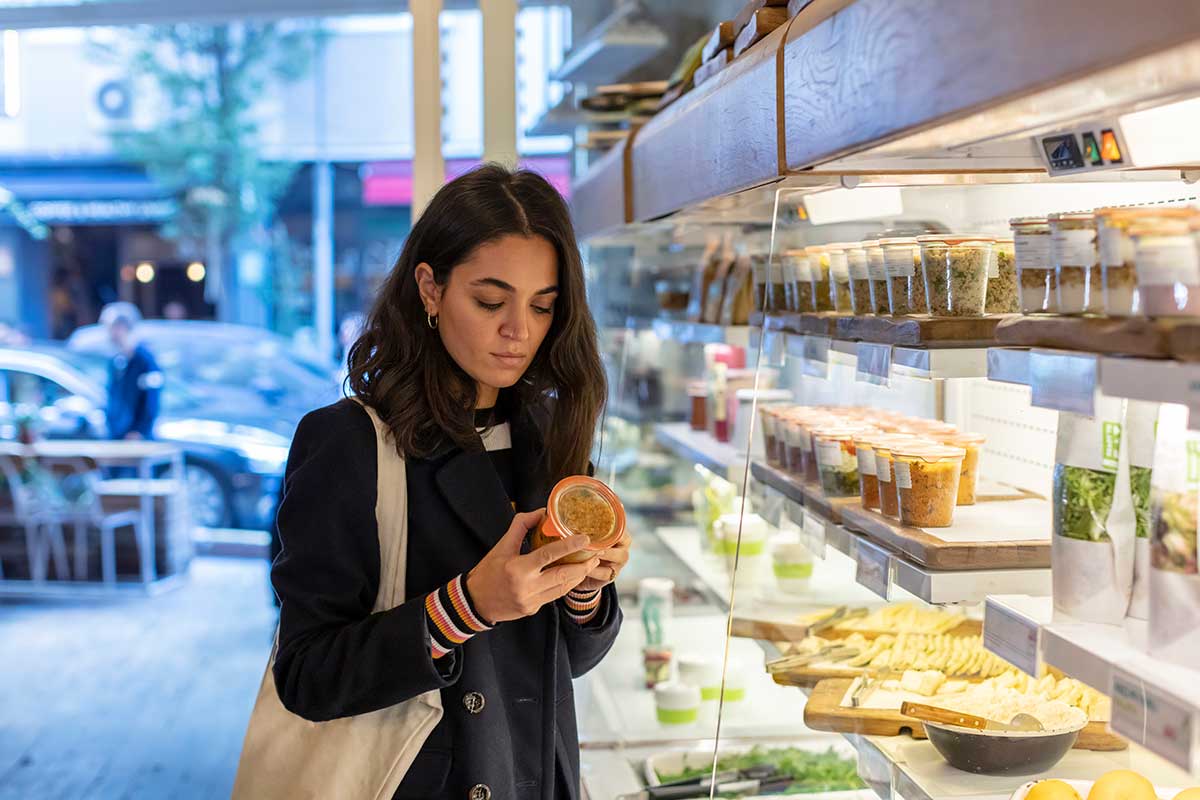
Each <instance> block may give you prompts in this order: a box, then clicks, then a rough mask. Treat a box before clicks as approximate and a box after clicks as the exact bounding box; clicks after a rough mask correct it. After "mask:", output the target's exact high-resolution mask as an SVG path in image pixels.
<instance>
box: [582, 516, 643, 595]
mask: <svg viewBox="0 0 1200 800" xmlns="http://www.w3.org/2000/svg"><path fill="white" fill-rule="evenodd" d="M632 546H633V537H632V536H630V535H629V531H628V530H626V531H625V532H624V533H623V534H621V539H620V541H618V542H617V543H616V544H614V545H613V546H612V547H610V548H608V549H607V550H601V551H600V552H599V553H597V554H596V555H598V556H599V557H600V564H599V565H598V566H597V567H596V568H595V569H593V570H592V571H591V572H589V573H588V576H587V578H586V579H584V581H583V583H581V584H579V591H581V592H592V591H595V590H596V589H603V588H604V587H605V586H607V585H608V584H610V583H612V582H613V581H615V580H616V579H617V576H618V575H620V574H621V570H623V569H625V565H626V564H628V563H629V549H630V548H631V547H632Z"/></svg>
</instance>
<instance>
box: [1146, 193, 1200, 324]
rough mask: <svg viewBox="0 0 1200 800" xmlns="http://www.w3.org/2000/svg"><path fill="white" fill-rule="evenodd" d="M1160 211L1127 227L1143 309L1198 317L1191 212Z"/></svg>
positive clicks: (1198, 275)
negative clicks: (1160, 214)
mask: <svg viewBox="0 0 1200 800" xmlns="http://www.w3.org/2000/svg"><path fill="white" fill-rule="evenodd" d="M1162 211H1163V215H1162V216H1161V217H1156V218H1155V219H1152V220H1144V221H1142V222H1140V223H1138V224H1135V225H1133V226H1132V227H1131V228H1130V230H1129V235H1130V237H1131V238H1132V239H1133V249H1134V262H1135V265H1136V269H1137V280H1138V294H1139V295H1140V296H1141V301H1142V308H1143V310H1144V311H1145V312H1146V316H1148V317H1196V316H1200V260H1198V258H1197V248H1196V242H1195V240H1194V239H1193V238H1192V234H1193V231H1192V226H1191V224H1190V220H1191V219H1192V218H1194V216H1195V215H1194V212H1192V211H1190V210H1189V209H1162ZM1167 211H1173V212H1177V213H1171V214H1167V213H1166V212H1167ZM1189 241H1190V242H1191V247H1190V248H1189V246H1188V245H1189Z"/></svg>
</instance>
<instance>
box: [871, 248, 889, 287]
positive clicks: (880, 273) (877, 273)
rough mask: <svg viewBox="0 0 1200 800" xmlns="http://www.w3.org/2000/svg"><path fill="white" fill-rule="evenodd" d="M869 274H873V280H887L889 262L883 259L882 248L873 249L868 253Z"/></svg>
mask: <svg viewBox="0 0 1200 800" xmlns="http://www.w3.org/2000/svg"><path fill="white" fill-rule="evenodd" d="M867 274H868V275H870V276H871V280H873V281H886V280H887V277H888V271H887V262H886V261H884V260H883V252H882V251H881V250H872V251H870V252H869V253H867Z"/></svg>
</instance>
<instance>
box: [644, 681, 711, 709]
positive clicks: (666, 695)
mask: <svg viewBox="0 0 1200 800" xmlns="http://www.w3.org/2000/svg"><path fill="white" fill-rule="evenodd" d="M654 702H655V705H657V706H658V707H660V708H663V709H666V710H669V711H670V710H679V711H686V710H688V709H692V708H699V707H700V687H699V686H691V685H689V684H686V683H682V682H680V681H667V682H666V683H660V684H658V685H657V686H655V687H654Z"/></svg>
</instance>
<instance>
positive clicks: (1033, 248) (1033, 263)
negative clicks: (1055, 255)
mask: <svg viewBox="0 0 1200 800" xmlns="http://www.w3.org/2000/svg"><path fill="white" fill-rule="evenodd" d="M1013 249H1014V250H1015V251H1016V254H1015V256H1014V257H1015V258H1016V261H1017V267H1018V268H1021V267H1024V268H1025V269H1049V268H1051V267H1053V266H1054V263H1053V262H1052V261H1051V259H1050V235H1049V234H1047V233H1014V234H1013Z"/></svg>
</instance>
